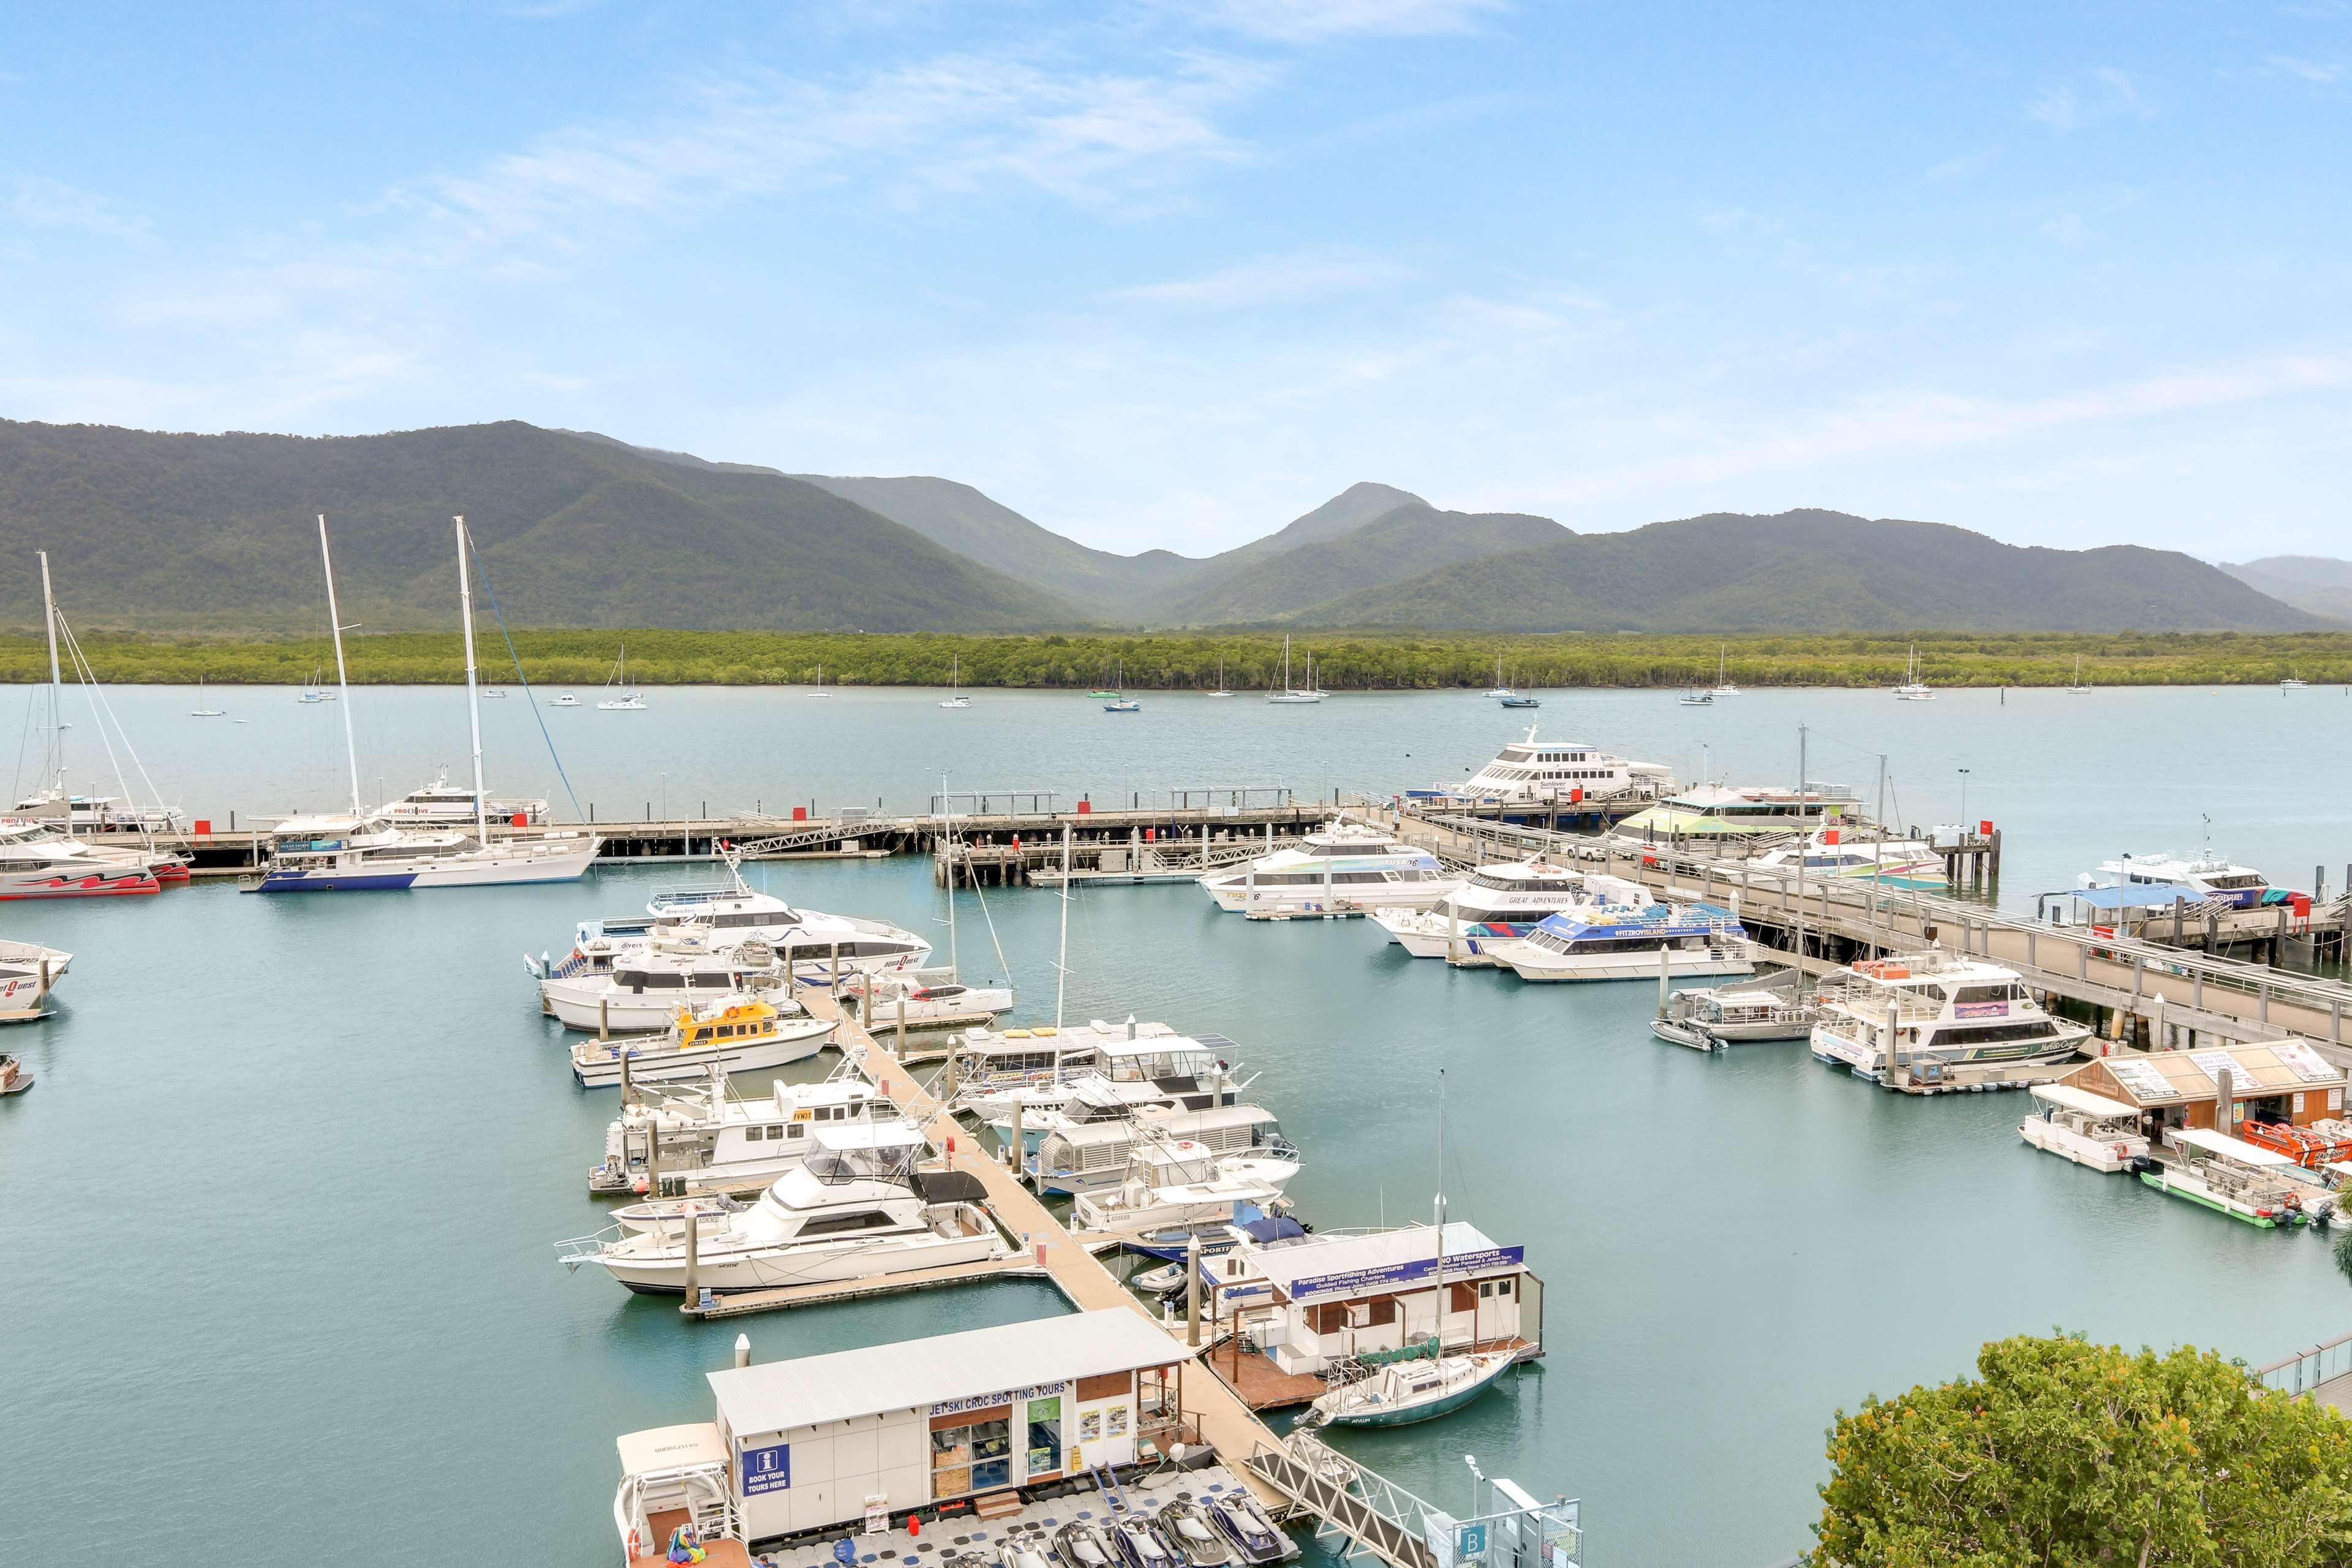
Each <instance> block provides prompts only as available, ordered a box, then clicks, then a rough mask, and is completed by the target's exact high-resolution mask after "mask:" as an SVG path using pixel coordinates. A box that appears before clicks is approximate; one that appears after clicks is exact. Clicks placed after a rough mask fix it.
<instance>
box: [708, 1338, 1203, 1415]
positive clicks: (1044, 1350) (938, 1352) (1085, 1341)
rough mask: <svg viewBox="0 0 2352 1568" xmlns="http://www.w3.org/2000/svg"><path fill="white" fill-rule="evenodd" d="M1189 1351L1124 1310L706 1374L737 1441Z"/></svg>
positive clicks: (1163, 1361)
mask: <svg viewBox="0 0 2352 1568" xmlns="http://www.w3.org/2000/svg"><path fill="white" fill-rule="evenodd" d="M1190 1354H1191V1352H1188V1351H1186V1350H1185V1348H1184V1347H1183V1346H1182V1345H1181V1344H1179V1343H1177V1342H1176V1341H1174V1340H1172V1339H1171V1338H1170V1337H1169V1336H1168V1335H1167V1334H1166V1333H1165V1332H1163V1331H1161V1330H1160V1328H1159V1327H1158V1326H1156V1325H1155V1324H1153V1323H1152V1321H1150V1319H1148V1318H1146V1317H1144V1316H1143V1315H1142V1314H1141V1313H1140V1312H1135V1311H1130V1310H1128V1309H1126V1308H1124V1307H1108V1308H1105V1309H1103V1310H1099V1311H1094V1312H1079V1313H1076V1314H1073V1315H1071V1316H1068V1317H1061V1318H1044V1319H1040V1320H1038V1321H1034V1322H1027V1323H1008V1324H1006V1325H1004V1326H1003V1327H1002V1328H994V1329H973V1330H971V1331H968V1332H965V1333H961V1334H939V1335H936V1336H934V1337H932V1338H929V1339H922V1340H903V1341H900V1342H898V1343H897V1344H887V1345H875V1346H872V1347H871V1348H869V1349H866V1350H855V1351H835V1352H832V1353H831V1354H829V1355H813V1356H801V1357H799V1358H797V1359H795V1360H792V1361H772V1362H761V1363H754V1364H753V1365H751V1366H746V1367H729V1368H727V1369H726V1370H724V1371H722V1372H714V1373H709V1378H710V1392H711V1394H713V1395H714V1396H715V1397H716V1398H717V1400H718V1404H719V1414H720V1415H722V1416H723V1417H725V1419H726V1422H727V1425H728V1426H729V1427H730V1429H731V1430H732V1431H733V1432H734V1433H735V1435H736V1436H738V1437H739V1438H740V1437H742V1436H749V1435H757V1434H760V1433H765V1432H785V1431H790V1430H792V1429H793V1428H794V1427H799V1426H815V1425H817V1424H818V1423H820V1422H825V1421H846V1420H849V1419H851V1418H852V1417H855V1416H859V1415H879V1414H881V1413H882V1412H884V1411H888V1410H909V1409H920V1408H922V1407H924V1406H927V1405H933V1404H936V1403H938V1402H940V1401H941V1400H947V1399H970V1398H972V1397H974V1396H976V1395H979V1394H993V1393H996V1392H998V1391H999V1390H1002V1389H1012V1388H1027V1387H1030V1386H1032V1385H1034V1384H1041V1383H1061V1382H1064V1381H1066V1380H1067V1379H1070V1378H1079V1377H1100V1376H1102V1375H1103V1374H1105V1373H1114V1372H1133V1371H1136V1370H1137V1369H1139V1368H1141V1367H1150V1366H1169V1365H1172V1364H1173V1363H1177V1362H1181V1361H1183V1360H1185V1359H1186V1358H1187V1356H1189V1355H1190Z"/></svg>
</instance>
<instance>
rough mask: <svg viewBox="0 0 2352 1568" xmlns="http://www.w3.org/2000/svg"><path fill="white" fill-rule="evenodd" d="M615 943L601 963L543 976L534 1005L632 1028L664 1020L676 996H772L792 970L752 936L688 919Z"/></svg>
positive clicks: (603, 1029) (781, 991)
mask: <svg viewBox="0 0 2352 1568" xmlns="http://www.w3.org/2000/svg"><path fill="white" fill-rule="evenodd" d="M613 945H614V949H615V951H614V953H613V954H612V956H611V960H610V962H609V963H604V965H603V966H601V967H592V966H583V967H582V968H579V969H576V970H572V971H569V972H564V973H551V974H548V975H546V976H545V977H543V978H542V979H541V981H540V983H539V1002H540V1010H541V1012H543V1013H546V1014H548V1015H550V1016H553V1017H555V1018H558V1019H560V1020H562V1023H563V1025H564V1026H565V1027H566V1028H572V1029H593V1030H594V1031H596V1032H597V1033H598V1034H602V1035H618V1034H638V1033H644V1032H646V1031H649V1030H658V1029H663V1028H667V1026H669V1022H670V1019H671V1018H672V1017H673V1016H675V1015H676V1013H677V1007H678V1005H679V1004H680V1003H682V1002H683V1003H687V1004H689V1005H692V1004H697V1003H699V1004H702V1005H709V1004H710V1003H713V1002H718V1001H720V1000H723V999H727V998H730V997H732V998H733V999H735V1000H739V1001H740V1000H742V999H744V998H746V997H751V998H757V999H761V1000H765V1001H774V1000H776V999H778V998H780V997H784V996H786V995H787V994H788V992H789V989H790V985H789V982H790V976H789V974H788V973H786V971H785V969H784V966H783V963H782V961H780V960H779V959H778V958H777V956H776V951H775V949H773V948H772V947H770V946H769V945H768V944H767V943H766V942H761V940H759V939H758V938H757V937H747V938H744V939H743V940H741V941H740V942H720V941H719V940H717V939H716V938H715V937H714V936H712V935H711V934H710V933H709V932H708V931H700V930H698V929H696V928H693V927H688V928H687V929H685V930H683V931H667V932H665V933H664V934H663V935H662V936H660V937H658V938H656V939H654V940H652V941H644V942H625V943H614V944H613ZM594 956H602V955H592V957H594ZM697 992H700V993H703V994H701V995H699V996H698V995H696V994H695V993H697ZM793 1005H794V1006H797V1005H798V1004H797V1003H795V1004H793Z"/></svg>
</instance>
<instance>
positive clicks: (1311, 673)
mask: <svg viewBox="0 0 2352 1568" xmlns="http://www.w3.org/2000/svg"><path fill="white" fill-rule="evenodd" d="M1265 700H1267V701H1268V702H1320V701H1322V700H1323V693H1321V692H1320V691H1318V690H1317V689H1315V658H1314V656H1313V655H1311V654H1310V655H1308V656H1307V687H1306V689H1304V690H1301V689H1298V688H1297V687H1295V686H1293V685H1291V684H1290V638H1289V637H1288V636H1287V635H1285V636H1284V637H1283V639H1282V689H1281V690H1279V691H1269V692H1267V693H1266V694H1265Z"/></svg>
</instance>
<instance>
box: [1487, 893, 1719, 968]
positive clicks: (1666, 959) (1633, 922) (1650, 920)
mask: <svg viewBox="0 0 2352 1568" xmlns="http://www.w3.org/2000/svg"><path fill="white" fill-rule="evenodd" d="M1643 897H1644V898H1645V899H1647V900H1648V901H1646V902H1641V901H1629V902H1625V903H1614V904H1593V905H1589V906H1587V907H1585V908H1582V909H1579V910H1572V911H1570V912H1568V913H1564V914H1557V915H1553V916H1551V917H1550V918H1549V919H1548V920H1546V921H1544V922H1543V923H1542V924H1541V925H1538V927H1536V929H1535V930H1534V931H1529V932H1528V934H1527V935H1526V936H1523V937H1513V938H1507V939H1505V940H1503V941H1500V942H1496V943H1495V944H1494V945H1493V946H1492V947H1490V948H1489V949H1488V950H1487V952H1489V954H1490V955H1491V956H1492V957H1493V959H1494V961H1495V963H1496V964H1497V965H1499V966H1501V967H1503V968H1506V969H1508V970H1511V971H1512V972H1513V973H1517V975H1518V977H1519V978H1520V979H1522V980H1535V981H1559V980H1654V979H1655V978H1657V975H1658V973H1659V970H1660V969H1661V967H1663V968H1664V971H1665V973H1666V974H1667V975H1668V976H1669V977H1672V978H1682V977H1685V976H1691V975H1701V974H1753V973H1756V962H1755V960H1754V959H1753V958H1752V957H1750V956H1749V944H1748V933H1747V931H1745V930H1743V929H1742V928H1741V926H1740V924H1739V917H1738V915H1735V914H1733V913H1732V912H1731V911H1730V910H1727V909H1723V908H1720V907H1718V906H1717V905H1714V904H1699V903H1694V904H1671V903H1667V902H1665V901H1664V900H1659V899H1654V898H1649V897H1648V895H1647V893H1646V890H1643ZM1662 955H1663V956H1662Z"/></svg>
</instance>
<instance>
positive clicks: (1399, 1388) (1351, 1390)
mask: <svg viewBox="0 0 2352 1568" xmlns="http://www.w3.org/2000/svg"><path fill="white" fill-rule="evenodd" d="M1435 1350H1436V1345H1435V1342H1434V1341H1430V1342H1424V1343H1423V1345H1420V1346H1409V1347H1407V1352H1391V1354H1392V1355H1394V1354H1399V1353H1404V1354H1405V1359H1401V1360H1389V1361H1386V1362H1384V1363H1382V1364H1381V1365H1378V1366H1375V1367H1371V1368H1370V1369H1368V1370H1366V1371H1365V1372H1364V1373H1363V1375H1361V1376H1359V1377H1356V1378H1354V1379H1353V1380H1352V1381H1349V1382H1346V1383H1342V1384H1339V1385H1338V1386H1337V1387H1335V1388H1331V1389H1328V1390H1327V1391H1326V1392H1325V1393H1323V1394H1321V1395H1319V1396H1318V1398H1317V1399H1316V1400H1315V1402H1314V1403H1313V1404H1312V1405H1308V1406H1307V1414H1306V1415H1302V1416H1300V1417H1299V1420H1298V1425H1300V1426H1307V1427H1310V1428H1311V1427H1316V1426H1411V1425H1412V1424H1413V1423H1414V1422H1417V1421H1431V1420H1434V1419H1436V1418H1437V1417H1438V1416H1440V1415H1452V1414H1453V1413H1454V1411H1456V1410H1459V1409H1461V1408H1462V1407H1463V1406H1464V1405H1467V1404H1469V1403H1470V1402H1471V1401H1472V1400H1474V1399H1475V1398H1477V1397H1478V1396H1479V1395H1480V1394H1484V1393H1486V1390H1487V1389H1489V1388H1491V1387H1493V1386H1494V1384H1495V1380H1496V1379H1497V1378H1499V1377H1501V1376H1502V1375H1503V1373H1507V1372H1508V1371H1509V1370H1510V1369H1511V1367H1512V1364H1513V1363H1515V1362H1516V1361H1517V1353H1516V1352H1512V1351H1464V1352H1456V1353H1455V1354H1453V1355H1438V1354H1435V1353H1434V1352H1435ZM1416 1351H1417V1352H1421V1353H1418V1354H1412V1353H1410V1352H1416Z"/></svg>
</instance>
